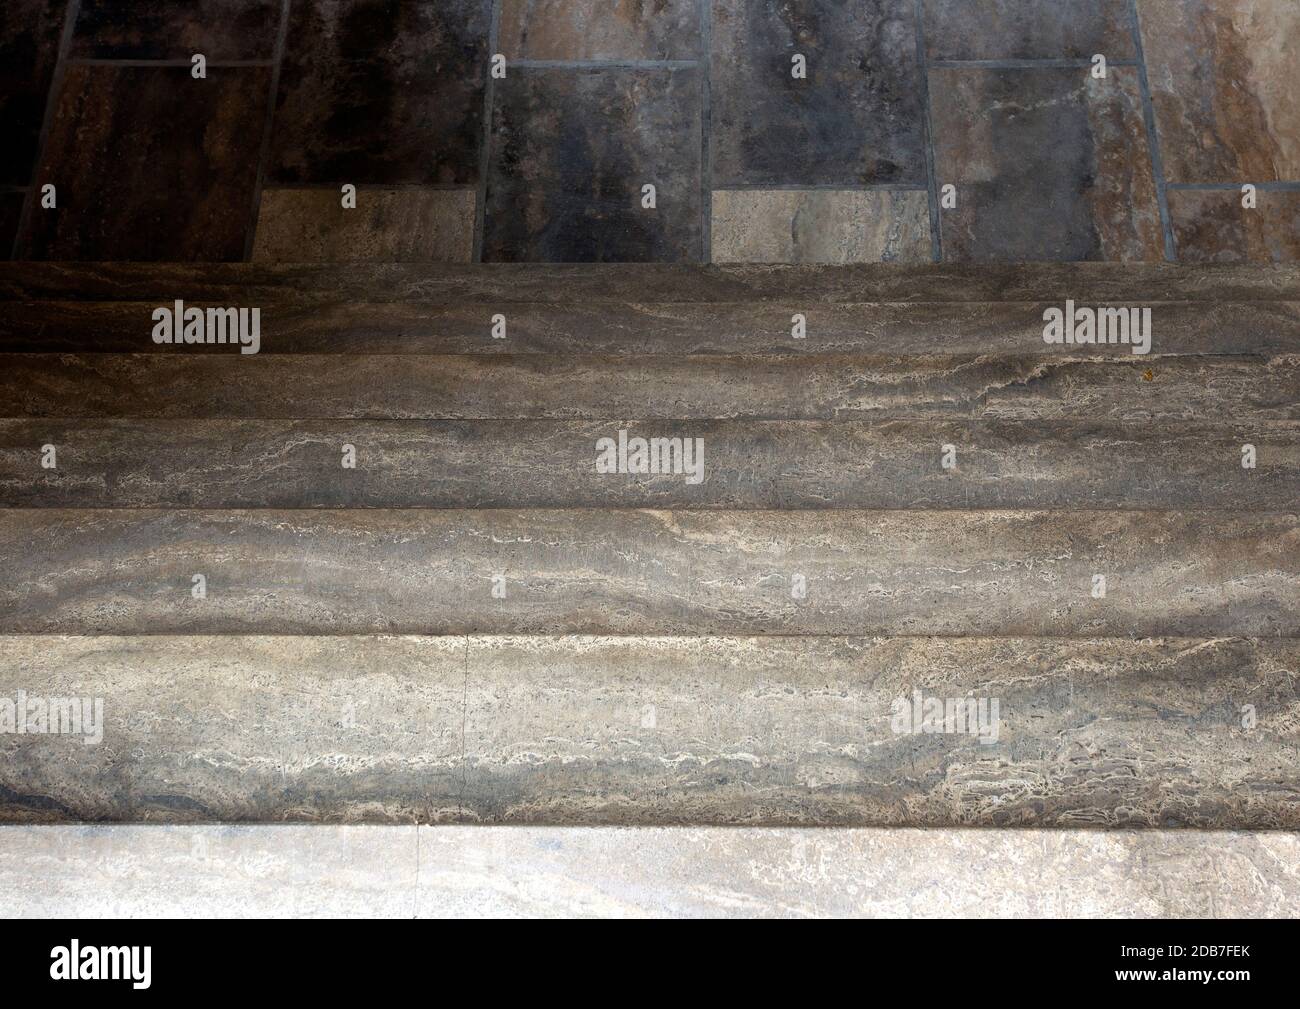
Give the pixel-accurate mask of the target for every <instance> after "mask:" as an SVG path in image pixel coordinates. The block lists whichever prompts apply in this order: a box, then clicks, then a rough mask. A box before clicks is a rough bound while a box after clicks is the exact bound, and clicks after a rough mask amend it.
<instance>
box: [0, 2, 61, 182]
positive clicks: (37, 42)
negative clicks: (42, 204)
mask: <svg viewBox="0 0 1300 1009" xmlns="http://www.w3.org/2000/svg"><path fill="white" fill-rule="evenodd" d="M67 6H68V5H67V2H66V0H4V2H3V3H0V185H10V186H25V185H27V184H28V183H29V182H30V181H31V172H32V168H33V167H34V163H35V161H36V157H37V150H36V145H37V143H38V142H39V140H40V134H41V122H42V121H43V120H44V118H45V101H46V99H47V97H48V96H49V91H50V82H51V81H52V80H53V79H54V67H55V64H56V63H57V62H58V58H59V36H60V35H61V34H62V32H63V20H64V13H65V11H66V10H67Z"/></svg>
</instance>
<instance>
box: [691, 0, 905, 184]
mask: <svg viewBox="0 0 1300 1009" xmlns="http://www.w3.org/2000/svg"><path fill="white" fill-rule="evenodd" d="M712 3H713V35H712V38H713V45H712V49H713V52H712V85H711V86H712V112H713V152H714V153H713V180H712V182H713V185H714V186H715V187H726V186H734V185H745V184H762V185H855V184H869V183H882V182H895V183H897V182H904V183H923V182H924V181H925V178H926V172H925V154H924V146H923V138H924V124H923V119H922V113H923V109H922V100H921V94H922V83H923V82H922V78H921V71H920V68H919V65H918V60H917V51H916V23H915V8H914V6H913V3H912V0H870V2H861V3H828V2H826V0H784V2H781V3H776V4H768V3H754V2H752V0H712ZM795 55H802V56H803V57H804V58H805V59H806V61H807V77H806V79H802V80H799V79H796V78H795V77H793V76H792V69H793V65H792V63H791V60H792V57H793V56H795Z"/></svg>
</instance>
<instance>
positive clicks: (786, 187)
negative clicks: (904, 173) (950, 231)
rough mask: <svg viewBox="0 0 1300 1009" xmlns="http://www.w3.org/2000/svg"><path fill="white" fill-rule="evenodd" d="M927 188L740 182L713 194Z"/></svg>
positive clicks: (918, 187) (916, 187)
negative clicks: (754, 191)
mask: <svg viewBox="0 0 1300 1009" xmlns="http://www.w3.org/2000/svg"><path fill="white" fill-rule="evenodd" d="M928 188H929V187H928V186H926V185H922V184H921V183H911V182H846V183H843V184H840V183H835V182H813V183H809V184H808V185H806V186H801V185H799V184H798V183H772V184H768V183H765V182H753V183H749V182H742V183H737V184H734V185H733V184H728V185H725V186H715V187H714V189H713V191H714V192H715V193H726V192H747V191H750V190H757V191H760V192H761V191H764V190H769V189H773V190H776V191H778V192H791V193H806V192H827V193H841V192H850V193H890V192H895V193H924V192H925V191H926V190H927V189H928Z"/></svg>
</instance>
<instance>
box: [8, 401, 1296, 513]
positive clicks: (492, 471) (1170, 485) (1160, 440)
mask: <svg viewBox="0 0 1300 1009" xmlns="http://www.w3.org/2000/svg"><path fill="white" fill-rule="evenodd" d="M620 431H627V432H628V437H629V438H635V437H645V438H651V437H658V438H678V439H682V440H683V444H685V439H696V438H698V439H702V441H703V446H704V451H703V456H702V462H703V468H702V470H701V471H700V474H699V480H698V482H691V481H692V480H693V479H695V478H694V477H693V476H692V475H691V474H690V473H689V472H686V471H685V469H684V467H683V472H681V473H655V474H649V473H647V474H618V473H601V472H597V469H596V459H597V455H598V453H597V451H596V445H597V443H598V441H599V439H602V438H606V437H611V438H614V439H616V440H617V438H618V437H619V432H620ZM47 444H52V445H54V446H56V452H57V456H56V459H57V463H58V467H57V468H56V469H42V468H41V465H40V461H41V458H42V446H44V445H47ZM692 444H698V443H692ZM1245 444H1250V445H1253V446H1254V447H1255V456H1256V458H1255V461H1256V466H1255V468H1254V469H1245V468H1243V466H1242V460H1243V456H1242V446H1243V445H1245ZM345 445H352V446H354V448H355V451H356V468H355V469H345V468H343V465H342V462H343V446H345ZM946 445H951V446H953V447H954V448H955V450H956V457H955V468H952V469H945V468H944V466H943V458H944V446H946ZM696 461H697V457H695V456H694V455H693V456H692V463H694V462H696ZM0 503H3V504H4V505H5V506H7V507H11V508H48V507H59V508H114V507H117V508H123V507H131V508H135V507H144V508H168V507H174V508H713V509H719V508H721V509H736V510H743V509H776V510H795V509H813V510H817V509H845V508H850V509H851V508H873V509H875V508H880V509H884V508H904V509H927V508H945V509H952V508H958V509H981V508H1029V509H1045V508H1059V509H1063V510H1066V511H1067V512H1074V511H1077V510H1078V509H1084V508H1093V509H1096V508H1126V509H1173V508H1216V509H1234V510H1237V511H1284V510H1288V509H1294V508H1297V507H1298V506H1300V421H1251V422H1249V423H1240V424H1237V425H1232V424H1227V423H1214V424H1197V423H1186V422H1181V421H1178V422H1155V423H1144V424H1125V423H1114V422H1109V423H1094V422H1079V421H1053V422H1052V423H1050V424H1047V423H1040V422H1037V421H962V420H953V421H935V420H930V421H904V420H899V421H693V422H681V421H664V422H660V423H655V424H649V425H647V424H645V423H636V422H620V421H578V422H571V421H362V420H354V421H337V420H330V421H323V420H293V421H252V420H205V421H194V420H50V419H44V420H0Z"/></svg>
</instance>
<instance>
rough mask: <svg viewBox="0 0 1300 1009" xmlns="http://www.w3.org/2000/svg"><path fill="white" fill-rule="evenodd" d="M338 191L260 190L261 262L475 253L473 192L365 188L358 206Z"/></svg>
mask: <svg viewBox="0 0 1300 1009" xmlns="http://www.w3.org/2000/svg"><path fill="white" fill-rule="evenodd" d="M341 188H342V187H341V186H340V187H339V188H338V189H335V188H332V187H331V188H328V189H268V190H266V191H264V192H263V193H262V209H261V212H260V214H259V215H258V219H257V239H256V242H255V244H254V246H253V259H254V260H255V261H258V262H273V263H275V262H279V263H285V262H317V263H321V262H324V263H340V262H432V263H467V262H469V261H470V259H471V258H472V256H473V250H474V191H473V190H472V189H361V190H359V191H358V192H357V205H356V209H354V210H344V209H343V205H342V204H343V197H342V193H341Z"/></svg>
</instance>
